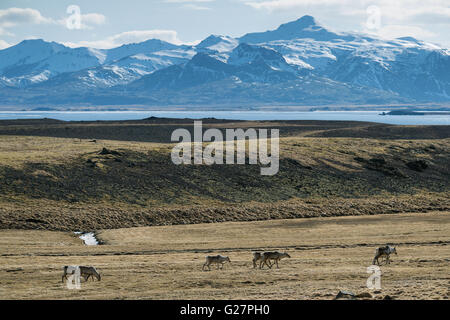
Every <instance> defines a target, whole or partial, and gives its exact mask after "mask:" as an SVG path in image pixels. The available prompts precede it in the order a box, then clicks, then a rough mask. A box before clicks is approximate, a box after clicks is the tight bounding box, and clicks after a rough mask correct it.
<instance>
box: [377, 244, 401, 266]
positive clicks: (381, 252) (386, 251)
mask: <svg viewBox="0 0 450 320" xmlns="http://www.w3.org/2000/svg"><path fill="white" fill-rule="evenodd" d="M392 253H395V254H396V255H397V250H396V249H395V247H391V246H385V247H379V248H377V250H376V251H375V258H373V262H372V264H373V265H374V264H375V263H376V264H377V265H380V262H379V261H378V259H379V258H381V257H384V258H386V264H390V263H391V259H390V256H391V254H392Z"/></svg>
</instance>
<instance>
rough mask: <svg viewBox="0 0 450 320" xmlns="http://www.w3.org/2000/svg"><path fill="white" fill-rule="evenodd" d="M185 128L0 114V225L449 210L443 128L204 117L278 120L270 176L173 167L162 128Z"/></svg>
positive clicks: (54, 226)
mask: <svg viewBox="0 0 450 320" xmlns="http://www.w3.org/2000/svg"><path fill="white" fill-rule="evenodd" d="M191 126H192V121H190V120H175V121H171V120H167V119H162V120H161V119H148V120H146V121H141V122H140V121H129V122H117V123H115V122H105V123H97V122H93V123H60V122H55V121H49V120H47V121H40V122H39V121H38V122H30V123H27V122H23V121H22V122H14V121H8V122H5V123H3V124H2V123H1V122H0V181H1V182H0V203H1V206H0V228H27V229H28V228H38V229H51V230H95V229H100V228H117V227H132V226H144V225H155V224H156V225H161V224H162V225H164V224H172V223H175V224H185V223H199V222H217V221H230V220H232V221H239V220H262V219H274V218H295V217H305V216H333V215H356V214H376V213H395V212H401V211H427V210H448V209H449V208H450V197H449V191H450V138H449V137H450V130H449V128H448V127H411V126H408V127H402V126H387V125H378V124H368V123H352V122H317V121H307V122H300V121H293V122H276V123H275V122H273V123H270V122H269V123H268V122H259V123H256V122H236V121H233V122H225V121H219V120H209V121H207V122H206V127H208V126H209V127H221V128H228V127H242V128H245V127H258V126H260V127H270V128H273V127H278V128H280V130H281V135H282V139H281V141H280V156H281V159H280V172H279V174H278V175H276V176H274V177H267V176H266V177H264V176H261V175H260V168H259V166H253V165H252V166H251V165H245V166H239V165H232V166H230V165H214V166H175V165H174V164H172V162H171V159H170V151H171V148H172V146H173V145H170V144H168V143H167V142H168V139H170V134H171V132H172V131H173V130H174V129H176V128H179V127H186V128H190V129H192V128H191ZM374 128H376V129H374ZM381 128H384V129H383V130H381ZM376 132H379V135H380V139H376V138H373V137H372V136H373V135H374V134H375V133H376ZM388 133H389V134H388ZM365 134H366V135H367V136H369V137H370V138H361V137H364V135H365ZM333 135H336V136H337V137H333ZM389 135H390V136H392V137H393V139H390V138H389ZM353 136H360V138H354V137H353ZM399 136H405V139H401V140H399V139H398V137H399ZM324 137H325V138H324ZM103 139H113V140H103ZM103 148H107V149H108V150H109V151H111V152H107V153H106V154H105V152H102V151H103Z"/></svg>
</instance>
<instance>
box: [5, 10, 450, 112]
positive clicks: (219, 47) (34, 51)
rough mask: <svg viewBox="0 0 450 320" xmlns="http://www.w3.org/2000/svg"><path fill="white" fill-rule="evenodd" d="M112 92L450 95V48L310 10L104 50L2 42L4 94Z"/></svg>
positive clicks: (202, 97) (398, 99)
mask: <svg viewBox="0 0 450 320" xmlns="http://www.w3.org/2000/svg"><path fill="white" fill-rule="evenodd" d="M11 92H14V97H13V96H12V94H11ZM50 92H51V95H50V94H49V93H50ZM111 101H114V103H115V104H117V103H119V102H120V103H123V104H127V103H142V104H158V105H164V104H173V103H176V104H180V103H185V104H202V103H208V104H217V103H220V104H223V103H233V104H236V103H247V102H251V103H289V104H333V103H356V104H358V103H360V104H369V103H370V104H388V103H389V104H390V103H415V102H448V101H450V50H448V49H446V48H442V47H439V46H438V45H435V44H430V43H426V42H423V41H420V40H417V39H414V38H411V37H404V38H399V39H395V40H384V39H379V38H375V37H372V36H368V35H363V34H356V33H339V32H334V31H330V30H328V29H327V28H325V27H324V26H323V25H321V24H319V23H318V22H317V21H316V20H315V19H314V18H313V17H311V16H304V17H302V18H300V19H298V20H296V21H293V22H289V23H286V24H283V25H281V26H280V27H279V28H277V29H275V30H270V31H266V32H259V33H249V34H246V35H244V36H243V37H241V38H237V39H235V38H232V37H229V36H222V35H220V36H219V35H211V36H209V37H207V38H206V39H205V40H203V41H201V42H200V43H199V44H198V45H196V46H186V45H174V44H171V43H167V42H164V41H161V40H154V39H152V40H148V41H144V42H142V43H136V44H129V45H124V46H121V47H118V48H114V49H109V50H99V49H93V48H76V49H74V48H68V47H66V46H64V45H61V44H57V43H54V42H52V43H49V42H45V41H43V40H28V41H23V42H22V43H20V44H18V45H16V46H14V47H11V48H8V49H5V50H0V103H4V104H7V103H8V104H23V103H27V104H54V103H56V104H67V103H91V104H93V103H96V104H97V103H98V104H108V103H109V102H111Z"/></svg>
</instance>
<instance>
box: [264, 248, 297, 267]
mask: <svg viewBox="0 0 450 320" xmlns="http://www.w3.org/2000/svg"><path fill="white" fill-rule="evenodd" d="M290 257H291V256H290V255H289V254H287V253H286V252H284V253H281V252H278V251H272V252H263V253H262V254H261V258H260V260H261V262H260V264H259V268H260V269H262V268H263V266H264V265H267V266H268V267H269V269H272V266H273V265H274V264H276V265H277V269H279V268H280V267H279V266H278V262H279V261H280V260H281V259H284V258H290ZM271 260H273V261H274V263H271V262H270V261H271Z"/></svg>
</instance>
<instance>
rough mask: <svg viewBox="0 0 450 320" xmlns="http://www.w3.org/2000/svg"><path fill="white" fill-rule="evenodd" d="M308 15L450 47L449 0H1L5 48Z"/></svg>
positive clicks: (334, 25) (205, 31)
mask: <svg viewBox="0 0 450 320" xmlns="http://www.w3.org/2000/svg"><path fill="white" fill-rule="evenodd" d="M70 5H76V6H78V7H79V9H80V11H81V24H80V25H79V26H78V27H79V28H75V29H74V28H68V26H67V20H68V19H70V16H71V13H73V11H71V12H70V13H68V12H67V9H68V7H69V6H70ZM305 14H309V15H312V16H314V17H315V18H316V19H317V20H318V21H320V22H321V23H322V24H323V25H325V26H327V27H329V28H331V29H332V30H336V31H358V32H368V33H375V34H377V35H379V36H382V37H385V38H395V37H400V36H414V37H416V38H419V39H423V40H427V41H430V42H434V43H438V44H441V45H443V46H446V47H447V48H448V47H450V37H449V36H448V30H450V1H449V0H399V1H391V0H379V1H369V0H150V1H149V0H126V1H107V0H78V1H76V0H58V1H55V0H14V1H12V0H1V1H0V48H6V47H8V46H10V45H14V44H17V43H18V42H20V41H22V40H24V39H31V38H43V39H45V40H48V41H57V42H61V43H64V44H67V45H70V46H92V47H97V48H109V47H114V46H118V45H121V44H124V43H130V42H139V41H144V40H147V39H149V38H159V39H162V40H166V41H170V42H173V43H194V42H196V41H198V40H202V39H204V38H206V37H207V36H208V35H210V34H222V35H230V36H235V37H237V36H241V35H243V34H245V33H247V32H254V31H265V30H268V29H274V28H276V27H277V26H278V25H280V24H281V23H285V22H288V21H291V20H295V19H298V18H299V17H301V16H303V15H305ZM378 18H379V19H378ZM374 21H375V22H377V21H378V22H379V23H378V22H377V23H376V24H373V22H374ZM369 23H370V24H369Z"/></svg>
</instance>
